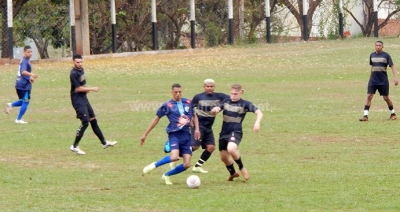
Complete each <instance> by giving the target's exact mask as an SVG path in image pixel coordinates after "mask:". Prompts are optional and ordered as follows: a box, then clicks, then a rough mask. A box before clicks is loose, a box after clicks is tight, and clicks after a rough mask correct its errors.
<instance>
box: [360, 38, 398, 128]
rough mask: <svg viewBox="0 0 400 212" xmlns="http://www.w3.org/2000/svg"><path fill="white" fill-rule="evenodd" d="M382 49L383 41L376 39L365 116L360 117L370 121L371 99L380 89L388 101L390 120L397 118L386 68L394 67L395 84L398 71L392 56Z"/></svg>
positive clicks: (380, 92)
mask: <svg viewBox="0 0 400 212" xmlns="http://www.w3.org/2000/svg"><path fill="white" fill-rule="evenodd" d="M382 49H383V42H382V41H376V42H375V52H372V53H371V55H370V57H369V64H370V65H371V76H370V79H369V82H368V90H367V100H366V102H365V106H364V116H363V117H362V118H361V119H359V120H360V121H368V114H369V108H370V107H371V101H372V98H373V97H374V94H375V92H376V90H378V92H379V94H380V95H381V96H383V100H385V101H386V104H387V106H388V108H389V111H390V117H389V120H396V118H397V117H396V113H395V111H394V108H393V103H392V100H390V98H389V79H388V75H387V72H386V68H387V67H388V66H389V67H390V68H391V69H392V73H393V76H394V85H395V86H397V85H398V84H399V80H398V79H397V71H396V68H395V67H394V64H393V61H392V58H391V57H390V55H389V54H388V53H386V52H384V51H382Z"/></svg>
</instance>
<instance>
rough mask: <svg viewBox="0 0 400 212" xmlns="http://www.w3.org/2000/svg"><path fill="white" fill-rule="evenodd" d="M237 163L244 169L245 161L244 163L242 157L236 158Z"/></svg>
mask: <svg viewBox="0 0 400 212" xmlns="http://www.w3.org/2000/svg"><path fill="white" fill-rule="evenodd" d="M235 162H236V164H237V165H238V166H239V170H242V169H243V163H242V157H240V158H239V159H237V160H235Z"/></svg>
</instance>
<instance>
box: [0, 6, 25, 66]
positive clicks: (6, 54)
mask: <svg viewBox="0 0 400 212" xmlns="http://www.w3.org/2000/svg"><path fill="white" fill-rule="evenodd" d="M28 1H29V0H14V1H13V18H15V17H16V16H17V14H18V13H19V11H20V10H21V8H22V6H23V5H24V4H25V3H27V2H28ZM0 6H1V11H2V13H1V14H2V15H1V16H2V19H1V20H2V21H1V49H2V51H1V58H11V56H12V55H13V52H12V51H13V50H12V49H10V48H9V47H8V39H9V37H8V34H7V31H8V25H7V20H8V17H7V12H6V11H7V1H1V2H0Z"/></svg>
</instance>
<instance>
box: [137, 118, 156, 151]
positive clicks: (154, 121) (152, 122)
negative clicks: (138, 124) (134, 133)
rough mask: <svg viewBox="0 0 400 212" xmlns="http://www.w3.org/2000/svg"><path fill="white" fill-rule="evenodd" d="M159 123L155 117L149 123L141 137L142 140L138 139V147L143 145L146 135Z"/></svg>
mask: <svg viewBox="0 0 400 212" xmlns="http://www.w3.org/2000/svg"><path fill="white" fill-rule="evenodd" d="M159 121H160V117H158V116H156V117H155V118H154V119H153V120H152V121H151V122H150V125H149V126H148V127H147V129H146V131H145V132H144V134H143V135H142V138H140V145H143V144H144V141H145V140H146V138H147V135H148V134H149V133H150V131H151V130H152V129H153V128H154V127H155V126H156V125H157V124H158V122H159Z"/></svg>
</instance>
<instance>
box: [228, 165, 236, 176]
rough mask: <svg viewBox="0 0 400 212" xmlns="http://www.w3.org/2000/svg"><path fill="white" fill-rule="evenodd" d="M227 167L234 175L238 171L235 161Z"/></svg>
mask: <svg viewBox="0 0 400 212" xmlns="http://www.w3.org/2000/svg"><path fill="white" fill-rule="evenodd" d="M226 169H228V171H229V173H230V174H231V176H232V175H234V174H235V173H236V170H235V167H233V163H232V164H231V165H229V166H226Z"/></svg>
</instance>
